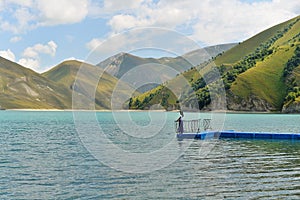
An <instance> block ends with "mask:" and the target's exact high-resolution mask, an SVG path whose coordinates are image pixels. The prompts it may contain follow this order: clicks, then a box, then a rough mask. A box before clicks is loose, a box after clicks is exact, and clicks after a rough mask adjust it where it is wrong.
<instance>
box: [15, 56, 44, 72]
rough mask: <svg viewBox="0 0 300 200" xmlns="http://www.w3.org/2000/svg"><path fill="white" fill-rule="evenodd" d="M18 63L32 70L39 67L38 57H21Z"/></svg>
mask: <svg viewBox="0 0 300 200" xmlns="http://www.w3.org/2000/svg"><path fill="white" fill-rule="evenodd" d="M18 64H20V65H22V66H24V67H27V68H30V69H32V70H35V71H36V70H38V69H39V67H40V62H39V60H38V59H34V58H21V59H20V60H19V61H18Z"/></svg>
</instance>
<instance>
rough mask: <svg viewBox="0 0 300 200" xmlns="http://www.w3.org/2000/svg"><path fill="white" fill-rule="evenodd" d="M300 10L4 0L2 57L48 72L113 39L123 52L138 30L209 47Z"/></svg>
mask: <svg viewBox="0 0 300 200" xmlns="http://www.w3.org/2000/svg"><path fill="white" fill-rule="evenodd" d="M299 13H300V1H299V0H273V1H271V0H255V1H251V0H203V1H198V0H186V1H182V0H126V1H124V0H103V1H98V0H51V1H49V0H0V37H1V42H0V56H2V57H5V58H7V59H10V60H12V61H14V62H16V63H19V64H21V65H23V66H25V67H28V68H31V69H33V70H35V71H37V72H44V71H46V70H48V69H49V68H51V67H53V66H55V65H57V64H59V63H60V62H62V61H63V60H66V59H78V60H83V61H86V60H88V57H89V55H90V53H91V52H93V51H94V50H95V48H97V47H99V46H101V45H102V44H103V42H105V41H111V40H110V39H111V38H113V37H115V38H117V39H118V41H114V43H109V44H113V45H114V47H115V49H114V51H109V50H108V51H109V52H113V53H116V52H117V51H118V50H120V51H121V50H122V48H121V47H120V48H117V47H118V45H121V43H122V44H123V43H124V40H126V38H124V37H123V38H122V37H120V34H121V35H122V34H124V32H126V31H131V30H134V29H137V28H140V29H142V28H146V27H147V28H149V27H155V28H156V29H159V28H161V29H166V30H169V31H174V32H176V33H178V34H179V35H181V37H186V38H189V39H191V40H192V41H194V42H195V43H197V45H199V47H205V46H210V45H215V44H222V43H231V42H240V41H243V40H245V39H247V38H249V37H251V36H253V35H255V34H256V33H258V32H260V31H262V30H264V29H267V28H269V27H271V26H273V25H276V24H278V23H280V22H283V21H286V20H288V19H290V18H292V17H295V16H297V15H299ZM149 35H150V34H149ZM116 36H119V37H116ZM149 37H150V36H149ZM138 39H140V40H144V41H147V39H148V38H147V36H142V37H141V38H138ZM161 40H162V41H161V42H165V40H166V39H161ZM177 40H178V38H177ZM127 43H128V41H127ZM107 46H109V45H107ZM136 48H138V47H136ZM158 49H159V48H158ZM102 50H105V49H102ZM136 52H137V53H136V54H137V55H143V56H147V57H151V56H153V57H159V56H160V55H161V56H164V53H162V51H156V52H154V51H144V52H140V54H139V52H138V51H136ZM105 56H109V54H107V55H106V54H105ZM103 58H104V57H103ZM103 58H102V57H99V60H97V59H95V60H94V61H93V62H95V63H94V64H96V63H98V62H100V61H102V59H103Z"/></svg>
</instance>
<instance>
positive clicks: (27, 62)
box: [18, 40, 57, 71]
mask: <svg viewBox="0 0 300 200" xmlns="http://www.w3.org/2000/svg"><path fill="white" fill-rule="evenodd" d="M56 49H57V44H56V43H55V42H54V41H52V40H51V41H49V42H48V43H47V44H40V43H38V44H35V45H33V46H31V47H27V48H26V49H25V50H24V51H23V53H22V58H21V59H19V61H18V63H19V64H20V65H23V66H25V67H27V68H31V69H33V70H35V71H39V70H40V61H41V56H42V54H44V55H46V56H47V55H48V56H49V55H50V56H52V57H54V56H55V54H56Z"/></svg>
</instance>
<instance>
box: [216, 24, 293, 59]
mask: <svg viewBox="0 0 300 200" xmlns="http://www.w3.org/2000/svg"><path fill="white" fill-rule="evenodd" d="M294 20H295V19H291V20H289V21H286V22H283V23H281V24H278V25H276V26H273V27H271V28H269V29H267V30H265V31H263V32H261V33H258V34H257V35H255V36H253V37H251V38H249V39H247V40H245V41H244V42H242V43H239V44H238V45H236V46H235V47H233V48H231V49H229V50H228V51H226V52H225V53H224V54H222V55H221V56H219V57H217V59H216V60H215V64H216V65H221V64H233V63H236V62H238V61H240V60H241V59H243V57H245V56H247V55H248V54H250V53H252V52H254V51H255V49H256V48H257V47H259V45H261V44H262V43H265V42H267V41H268V40H269V39H270V38H272V37H273V36H275V35H276V34H277V33H278V32H279V31H281V30H283V29H284V28H285V27H287V26H288V24H290V23H291V22H293V21H294Z"/></svg>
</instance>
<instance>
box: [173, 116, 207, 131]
mask: <svg viewBox="0 0 300 200" xmlns="http://www.w3.org/2000/svg"><path fill="white" fill-rule="evenodd" d="M182 125H183V129H180V128H179V122H175V131H176V133H178V134H179V133H199V132H201V131H207V130H211V129H212V127H211V119H194V120H183V123H182ZM180 130H183V132H180Z"/></svg>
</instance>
